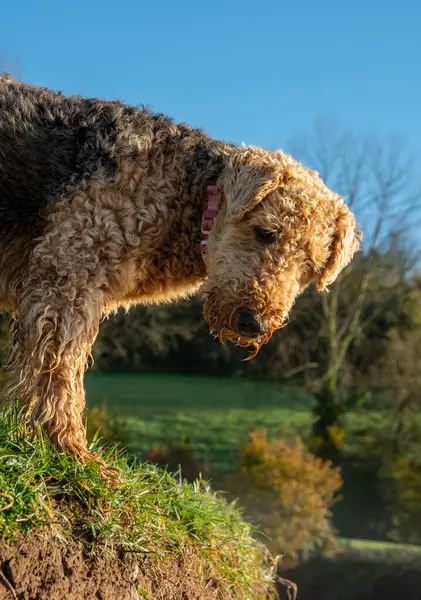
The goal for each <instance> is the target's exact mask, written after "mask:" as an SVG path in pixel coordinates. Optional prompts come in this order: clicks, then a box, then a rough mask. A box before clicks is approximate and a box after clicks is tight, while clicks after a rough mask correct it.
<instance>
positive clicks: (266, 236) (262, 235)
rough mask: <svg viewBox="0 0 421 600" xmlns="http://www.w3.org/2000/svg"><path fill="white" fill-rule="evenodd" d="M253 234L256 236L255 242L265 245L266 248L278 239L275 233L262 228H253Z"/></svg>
mask: <svg viewBox="0 0 421 600" xmlns="http://www.w3.org/2000/svg"><path fill="white" fill-rule="evenodd" d="M254 233H255V235H256V240H257V241H258V242H262V243H263V244H266V245H267V246H268V245H269V244H273V243H274V242H276V240H277V239H278V235H277V233H276V231H273V230H270V229H264V228H263V227H255V228H254Z"/></svg>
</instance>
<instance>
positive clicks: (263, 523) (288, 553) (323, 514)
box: [229, 431, 342, 565]
mask: <svg viewBox="0 0 421 600" xmlns="http://www.w3.org/2000/svg"><path fill="white" fill-rule="evenodd" d="M341 486H342V478H341V475H340V471H339V469H337V468H334V467H333V466H332V464H331V463H330V462H329V461H324V460H322V459H321V458H318V457H316V456H314V455H312V454H311V453H310V452H309V451H308V450H307V449H306V448H305V446H304V444H303V442H302V441H301V439H300V438H298V437H297V438H296V439H295V440H294V441H293V442H289V443H288V442H285V441H284V440H279V439H277V440H273V441H270V440H269V439H268V437H267V433H266V432H265V431H264V432H252V433H250V435H249V442H248V444H247V445H246V446H245V447H244V449H243V451H242V455H241V474H240V476H239V477H238V478H236V480H235V481H231V485H229V487H230V488H231V489H230V491H232V492H234V489H235V492H237V493H238V495H239V497H240V501H241V502H242V503H243V504H244V507H245V511H246V514H247V515H248V516H249V517H250V518H252V519H253V520H254V521H255V522H256V523H258V524H259V525H260V527H261V529H262V530H263V533H264V534H265V535H266V536H268V537H269V538H270V544H269V545H270V546H272V547H273V549H274V550H276V551H280V552H281V553H282V554H283V555H284V561H283V564H286V565H288V564H294V563H295V562H297V560H298V559H305V558H308V557H309V556H314V555H316V554H318V553H320V552H324V553H327V552H332V551H334V550H335V549H336V538H335V532H334V530H333V527H332V524H331V507H332V506H333V504H334V502H335V499H336V494H337V492H338V490H339V489H340V488H341Z"/></svg>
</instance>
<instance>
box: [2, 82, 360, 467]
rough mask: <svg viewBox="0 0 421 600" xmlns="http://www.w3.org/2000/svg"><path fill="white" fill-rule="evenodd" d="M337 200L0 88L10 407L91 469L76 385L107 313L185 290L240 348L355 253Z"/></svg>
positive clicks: (276, 166) (170, 140) (319, 189)
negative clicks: (199, 299)
mask: <svg viewBox="0 0 421 600" xmlns="http://www.w3.org/2000/svg"><path fill="white" fill-rule="evenodd" d="M360 239H361V233H360V230H359V226H358V224H357V223H356V220H355V217H354V215H353V214H352V213H351V211H350V210H349V208H348V207H347V206H346V204H345V203H344V200H343V198H342V197H340V196H339V195H338V194H336V193H335V192H333V191H331V190H329V189H328V188H327V187H326V186H325V184H324V183H323V181H322V180H321V179H320V177H319V175H318V174H317V173H316V172H314V171H312V170H309V169H307V168H306V167H304V166H303V165H302V164H300V163H299V162H297V161H296V160H294V159H293V158H292V157H290V156H288V155H287V154H285V153H284V152H282V151H276V152H273V151H268V150H265V149H261V148H257V147H253V146H250V147H239V146H237V145H235V144H228V143H224V142H221V141H217V140H214V139H211V138H210V137H209V136H208V135H207V134H206V133H205V132H204V131H203V130H201V129H197V128H193V127H190V126H188V125H186V124H176V123H175V122H174V121H173V120H171V119H170V118H168V117H166V116H164V115H162V114H154V113H153V112H151V111H150V110H148V109H145V108H134V107H131V106H127V105H125V104H123V103H121V102H114V101H103V100H99V99H95V98H93V99H89V98H83V97H75V96H66V95H64V94H63V93H61V92H53V91H51V90H49V89H46V88H41V87H38V86H34V85H28V84H25V83H21V82H16V81H13V80H11V79H10V78H5V77H3V78H0V309H2V310H7V311H10V312H11V313H12V326H11V335H12V347H11V353H10V359H9V362H8V368H9V369H11V370H13V371H14V373H15V379H14V380H13V382H12V383H11V385H10V386H9V395H10V396H11V397H13V398H17V399H18V401H19V405H20V407H21V414H22V415H23V417H24V419H25V420H27V421H28V422H30V424H31V426H32V428H33V430H34V431H37V429H38V428H39V426H41V425H42V426H43V427H44V429H45V430H46V432H47V434H48V435H49V436H50V438H51V439H52V441H53V442H54V444H55V445H56V446H57V448H58V449H59V450H61V451H67V452H70V453H73V454H74V455H75V456H76V457H77V458H78V459H79V460H80V461H82V462H84V461H87V460H91V459H92V455H91V454H90V453H89V451H88V449H87V441H86V432H85V428H84V423H83V418H82V414H83V410H84V406H85V398H84V388H83V378H84V372H85V370H86V367H87V361H88V358H89V356H90V352H91V347H92V344H93V342H94V340H95V338H96V336H97V333H98V328H99V325H100V322H101V320H102V319H103V318H104V317H107V316H108V315H109V314H111V313H112V312H113V311H115V310H116V309H117V308H118V307H126V308H129V307H130V306H132V305H134V304H136V303H145V304H152V303H159V302H167V301H170V300H177V299H178V298H181V297H186V296H188V295H190V294H192V293H195V292H197V291H199V293H200V294H201V296H202V297H203V300H204V316H205V318H206V320H207V322H208V324H209V327H210V330H211V331H213V332H215V334H216V335H218V336H219V338H220V339H221V340H224V339H228V340H231V341H232V342H234V343H237V344H239V345H240V346H244V347H246V346H247V347H250V348H251V355H250V356H251V357H252V356H255V355H256V353H257V352H258V350H259V348H260V346H261V345H262V344H263V343H266V342H267V341H268V340H269V338H270V336H271V335H272V333H273V332H274V331H275V330H277V329H279V328H281V327H283V326H284V325H285V324H286V322H287V319H288V314H289V312H290V310H291V308H292V306H293V304H294V301H295V299H296V298H297V296H298V295H299V294H300V293H301V292H302V291H303V290H304V289H305V288H306V287H307V286H308V285H309V284H310V283H312V282H314V283H315V284H316V285H317V287H318V289H319V290H325V289H326V288H327V287H328V286H329V285H330V284H331V283H333V282H334V280H335V279H336V278H337V277H338V275H339V273H340V272H341V271H342V269H343V268H344V267H345V266H346V265H347V264H348V263H349V262H350V261H351V259H352V257H353V256H354V254H355V253H356V252H357V251H358V250H359V248H360Z"/></svg>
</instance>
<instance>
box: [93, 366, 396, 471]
mask: <svg viewBox="0 0 421 600" xmlns="http://www.w3.org/2000/svg"><path fill="white" fill-rule="evenodd" d="M85 386H86V390H87V401H88V407H89V408H93V407H95V406H99V405H101V404H105V405H106V406H107V408H108V410H109V411H110V412H111V413H114V414H116V415H118V416H119V417H121V418H123V419H124V422H125V424H124V427H125V432H124V442H125V444H126V445H127V447H128V449H129V450H130V451H132V452H136V453H140V454H144V453H145V452H147V451H148V450H149V449H150V448H151V446H153V445H156V444H167V443H168V442H175V443H177V442H179V441H181V440H188V441H190V442H194V444H195V446H196V455H197V457H198V458H199V459H200V460H209V461H210V462H211V463H212V465H213V467H215V468H216V469H217V470H220V469H222V470H225V469H230V468H232V467H233V466H234V465H235V458H236V456H237V455H238V449H239V448H240V447H241V446H242V445H243V444H244V443H245V442H246V441H247V435H248V433H249V432H250V431H253V430H256V429H266V430H267V431H268V433H269V434H270V435H271V436H283V437H285V436H286V435H291V434H292V435H294V434H299V435H302V436H303V437H306V436H307V435H308V434H309V432H310V428H311V423H312V413H311V410H312V405H313V404H312V403H313V400H312V397H311V395H309V394H306V393H305V392H304V391H303V390H300V389H297V388H293V387H288V386H286V385H285V384H280V383H269V382H254V381H250V380H245V379H223V378H217V377H199V376H197V377H193V376H182V375H167V374H156V373H155V374H141V373H134V374H127V373H118V374H116V373H99V372H98V373H95V372H91V373H88V374H87V376H86V379H85ZM385 426H386V424H385V419H384V415H383V414H382V413H381V412H380V411H375V410H369V409H368V408H364V410H362V411H360V412H359V413H349V414H348V415H347V431H348V432H349V431H351V432H352V431H356V430H360V429H362V428H363V429H367V430H369V431H370V432H371V433H370V435H372V436H373V437H374V438H376V437H377V436H378V435H379V433H380V431H381V430H384V429H385ZM354 438H355V436H353V435H349V436H348V439H347V440H346V446H347V449H348V450H351V451H352V450H353V448H352V445H353V444H354V443H355V439H356V438H355V439H354Z"/></svg>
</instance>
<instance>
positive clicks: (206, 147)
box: [0, 77, 223, 242]
mask: <svg viewBox="0 0 421 600" xmlns="http://www.w3.org/2000/svg"><path fill="white" fill-rule="evenodd" d="M163 140H165V143H166V144H167V145H168V152H169V153H171V152H172V151H175V150H176V146H177V147H178V149H179V150H180V151H182V152H183V153H184V155H185V156H186V161H187V163H188V164H187V165H186V167H187V168H186V171H185V173H186V178H187V181H184V187H185V191H188V193H189V192H190V193H191V192H192V190H193V189H196V188H197V186H198V184H199V181H198V180H197V178H198V177H200V178H203V173H204V170H203V167H204V166H206V165H208V166H209V172H208V174H207V176H208V177H209V180H211V179H215V178H216V177H217V176H218V174H219V173H220V171H221V170H222V164H223V163H222V157H221V153H220V151H219V147H222V144H220V143H218V142H214V141H213V140H211V139H210V138H209V137H208V136H207V135H206V134H205V133H204V132H203V131H201V130H200V129H193V128H192V127H189V126H188V125H184V124H182V125H175V124H174V122H173V121H172V120H171V119H169V118H168V117H165V116H164V115H160V114H152V113H151V112H150V111H148V110H146V109H138V108H135V107H130V106H127V105H125V104H123V103H121V102H115V101H103V100H98V99H95V98H93V99H85V98H82V97H78V96H65V95H64V94H63V93H61V92H53V91H51V90H49V89H46V88H41V87H37V86H32V85H28V84H24V83H17V82H14V81H12V80H10V79H6V78H1V77H0V237H1V240H2V241H3V242H4V241H5V240H6V239H8V238H10V237H14V236H16V235H22V234H24V235H25V234H26V235H28V234H29V235H30V236H31V237H33V236H35V235H37V234H39V233H40V229H41V228H42V222H43V216H44V215H45V214H46V212H47V211H48V207H49V205H50V203H51V202H56V201H58V200H60V198H61V197H64V195H66V196H68V195H69V194H71V193H72V192H76V191H78V190H83V189H86V188H87V187H88V186H89V185H92V184H93V183H95V182H96V181H99V180H104V179H105V180H106V179H109V180H110V181H112V180H113V178H114V177H115V175H116V172H117V166H118V162H120V161H122V160H124V159H127V158H132V159H136V155H137V154H139V153H140V152H144V151H145V149H146V150H147V149H148V147H149V146H151V145H153V143H154V141H157V142H159V143H160V144H162V142H163ZM205 171H206V169H205Z"/></svg>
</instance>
